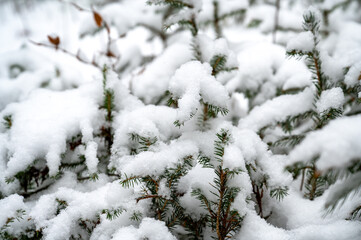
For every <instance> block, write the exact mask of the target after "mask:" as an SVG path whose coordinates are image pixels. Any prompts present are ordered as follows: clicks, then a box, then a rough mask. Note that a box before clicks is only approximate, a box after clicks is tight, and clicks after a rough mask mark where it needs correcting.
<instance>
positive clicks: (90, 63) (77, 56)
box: [29, 40, 101, 69]
mask: <svg viewBox="0 0 361 240" xmlns="http://www.w3.org/2000/svg"><path fill="white" fill-rule="evenodd" d="M29 41H30V42H31V43H32V44H34V45H37V46H42V47H47V48H51V49H54V50H56V51H57V50H60V51H62V52H63V53H65V54H67V55H70V56H72V57H74V58H76V59H77V60H79V61H80V62H82V63H85V64H89V65H92V66H94V67H96V68H99V69H101V67H100V66H99V65H98V64H97V63H96V62H95V61H91V62H88V61H85V60H84V59H82V58H81V57H80V56H79V55H78V54H74V53H72V52H69V51H68V50H66V49H64V48H62V47H59V46H55V45H54V46H53V45H49V44H45V43H40V42H35V41H33V40H29Z"/></svg>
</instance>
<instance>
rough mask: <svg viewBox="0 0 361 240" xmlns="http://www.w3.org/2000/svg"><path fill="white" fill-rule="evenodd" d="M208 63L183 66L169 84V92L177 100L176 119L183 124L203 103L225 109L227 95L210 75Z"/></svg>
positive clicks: (190, 63) (193, 63)
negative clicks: (201, 102)
mask: <svg viewBox="0 0 361 240" xmlns="http://www.w3.org/2000/svg"><path fill="white" fill-rule="evenodd" d="M211 73H212V68H211V66H210V65H209V64H208V63H203V64H202V63H200V62H199V61H191V62H188V63H186V64H183V65H182V66H181V67H180V68H179V69H177V71H176V72H175V74H174V76H173V77H172V78H171V80H170V83H169V91H170V92H171V93H172V94H173V95H174V96H175V97H176V98H179V100H178V107H179V108H178V110H177V119H178V120H179V121H180V122H181V123H183V122H185V121H187V120H189V119H190V117H191V115H193V114H195V113H196V111H197V110H198V108H199V106H200V103H199V100H200V99H202V100H203V102H205V103H209V104H212V105H215V106H217V107H223V108H225V107H227V102H228V99H229V95H228V92H227V90H226V89H225V88H224V86H223V85H222V84H221V83H220V82H218V81H217V80H216V79H215V78H214V77H213V76H212V75H211Z"/></svg>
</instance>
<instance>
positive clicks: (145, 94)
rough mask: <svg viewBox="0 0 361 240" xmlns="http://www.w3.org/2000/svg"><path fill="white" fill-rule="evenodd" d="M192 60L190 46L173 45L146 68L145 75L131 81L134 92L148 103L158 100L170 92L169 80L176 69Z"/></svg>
mask: <svg viewBox="0 0 361 240" xmlns="http://www.w3.org/2000/svg"><path fill="white" fill-rule="evenodd" d="M175 55H176V56H177V57H176V58H175V57H174V56H175ZM191 58H192V55H191V49H190V47H189V46H188V45H184V44H173V45H171V46H170V47H169V48H167V49H166V50H165V51H164V52H163V53H162V55H161V56H159V57H158V58H157V59H156V60H155V61H153V62H152V63H150V64H149V65H148V66H146V68H145V70H144V72H143V73H140V74H139V75H138V76H135V77H134V78H133V79H132V80H131V86H132V87H131V89H132V91H133V92H134V93H135V95H136V96H138V97H139V98H142V99H144V101H145V102H146V103H150V102H152V101H155V100H158V98H159V97H161V96H162V95H163V94H164V93H165V91H167V90H168V85H169V79H170V77H171V76H172V75H173V74H174V72H175V71H176V69H177V68H178V67H180V66H181V65H182V64H183V63H185V62H187V61H189V60H191Z"/></svg>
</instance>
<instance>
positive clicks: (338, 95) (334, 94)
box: [316, 87, 345, 113]
mask: <svg viewBox="0 0 361 240" xmlns="http://www.w3.org/2000/svg"><path fill="white" fill-rule="evenodd" d="M344 101H345V96H344V95H343V91H342V89H341V88H340V87H337V88H331V89H329V90H325V91H323V92H322V94H321V96H320V99H319V100H318V101H317V102H316V108H317V111H318V112H319V113H322V112H324V111H326V110H328V109H330V108H334V109H339V108H342V105H343V103H344Z"/></svg>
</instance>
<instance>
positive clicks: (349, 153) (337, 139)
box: [289, 115, 361, 170]
mask: <svg viewBox="0 0 361 240" xmlns="http://www.w3.org/2000/svg"><path fill="white" fill-rule="evenodd" d="M360 122H361V116H359V115H356V116H352V117H344V118H341V119H336V120H333V121H331V122H330V123H329V124H328V125H327V126H325V127H324V128H323V129H321V130H317V131H314V132H311V133H309V134H308V135H307V136H306V138H305V139H304V140H303V141H302V142H301V143H300V144H299V145H298V146H296V147H295V148H294V150H293V151H292V152H291V153H290V162H289V163H295V162H299V161H300V162H307V161H310V160H311V159H312V158H313V157H316V156H319V158H318V160H317V162H316V166H317V167H318V168H319V169H320V170H328V169H330V168H343V167H346V166H348V165H349V163H350V161H351V160H353V159H355V158H357V157H358V156H360V155H361V141H360V138H359V137H358V136H359V135H360V134H361V125H360Z"/></svg>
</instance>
